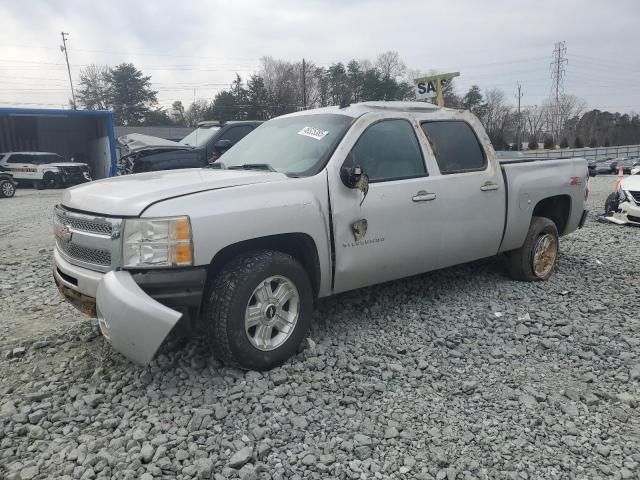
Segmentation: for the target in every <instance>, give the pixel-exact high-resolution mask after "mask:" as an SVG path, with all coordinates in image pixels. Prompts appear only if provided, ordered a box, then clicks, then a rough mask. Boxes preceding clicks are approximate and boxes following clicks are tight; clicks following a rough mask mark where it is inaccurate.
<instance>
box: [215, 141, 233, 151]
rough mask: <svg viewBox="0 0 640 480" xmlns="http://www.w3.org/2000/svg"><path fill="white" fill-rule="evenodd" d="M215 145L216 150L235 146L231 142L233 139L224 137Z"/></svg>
mask: <svg viewBox="0 0 640 480" xmlns="http://www.w3.org/2000/svg"><path fill="white" fill-rule="evenodd" d="M213 147H214V148H215V149H216V150H229V149H230V148H231V147H233V143H232V142H231V140H228V139H226V138H223V139H222V140H218V141H217V142H216V143H215V145H213Z"/></svg>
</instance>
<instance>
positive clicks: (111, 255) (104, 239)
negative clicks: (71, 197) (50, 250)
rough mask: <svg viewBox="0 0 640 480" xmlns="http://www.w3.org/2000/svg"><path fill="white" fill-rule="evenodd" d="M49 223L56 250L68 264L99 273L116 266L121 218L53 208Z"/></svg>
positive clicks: (118, 257)
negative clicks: (51, 224) (51, 226)
mask: <svg viewBox="0 0 640 480" xmlns="http://www.w3.org/2000/svg"><path fill="white" fill-rule="evenodd" d="M53 223H54V226H53V230H54V235H55V238H56V249H57V251H58V252H59V254H60V255H61V256H62V257H63V258H64V259H65V260H67V261H68V262H70V263H72V264H74V265H78V266H80V267H85V268H88V269H90V270H96V271H99V272H106V271H109V270H113V269H116V268H117V267H118V266H119V261H120V256H121V255H120V253H121V246H120V226H121V224H122V220H121V219H119V218H108V217H98V216H93V215H87V214H82V213H76V212H73V211H70V210H67V209H65V208H64V207H60V206H57V207H55V210H54V215H53Z"/></svg>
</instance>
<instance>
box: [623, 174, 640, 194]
mask: <svg viewBox="0 0 640 480" xmlns="http://www.w3.org/2000/svg"><path fill="white" fill-rule="evenodd" d="M620 186H621V187H622V189H623V190H627V191H629V190H631V191H633V192H640V173H636V174H635V175H630V176H628V177H624V178H623V179H622V183H621V184H620Z"/></svg>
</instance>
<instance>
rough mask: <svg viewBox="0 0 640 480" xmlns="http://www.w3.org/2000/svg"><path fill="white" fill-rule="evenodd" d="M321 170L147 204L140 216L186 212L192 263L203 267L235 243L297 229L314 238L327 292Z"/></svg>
mask: <svg viewBox="0 0 640 480" xmlns="http://www.w3.org/2000/svg"><path fill="white" fill-rule="evenodd" d="M328 212H329V198H328V192H327V180H326V172H325V171H323V172H321V173H319V174H318V175H315V176H313V177H305V178H287V179H285V180H282V181H277V182H268V183H259V184H252V185H244V186H239V187H229V188H223V189H220V190H213V191H207V192H201V193H195V194H193V195H186V196H183V197H179V198H173V199H168V200H165V201H162V202H159V203H156V204H154V205H152V206H151V207H149V208H148V209H147V210H146V211H145V212H144V214H143V217H159V216H173V215H189V217H190V219H191V227H192V230H193V244H194V259H195V261H194V264H195V265H196V266H204V265H209V263H210V262H211V260H212V259H213V258H214V257H215V255H216V253H218V252H220V251H221V250H222V249H224V248H225V247H228V246H230V245H234V244H236V243H239V242H244V241H247V240H253V239H256V238H260V237H267V236H271V235H281V234H287V233H303V234H306V235H308V236H309V237H311V238H312V239H313V241H314V242H315V245H316V248H317V250H318V258H319V262H320V285H319V292H318V294H319V295H320V296H325V295H328V294H329V293H330V292H331V254H330V252H331V240H330V229H329V218H328Z"/></svg>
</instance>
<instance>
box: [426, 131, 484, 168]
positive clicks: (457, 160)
mask: <svg viewBox="0 0 640 480" xmlns="http://www.w3.org/2000/svg"><path fill="white" fill-rule="evenodd" d="M422 130H423V131H424V133H425V134H426V135H427V138H428V139H429V143H430V144H431V148H432V149H433V153H434V154H435V156H436V161H437V162H438V167H439V168H440V172H441V173H443V174H448V173H461V172H473V171H478V170H484V169H485V168H486V166H487V158H486V156H485V154H484V150H483V149H482V147H481V146H480V142H479V141H478V137H476V134H475V132H474V131H473V129H472V128H471V125H469V124H468V123H467V122H462V121H434V122H424V123H422Z"/></svg>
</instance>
